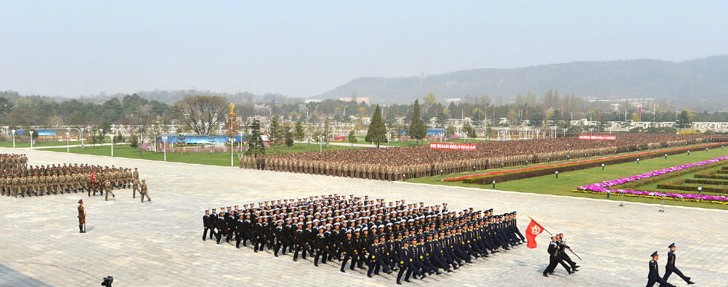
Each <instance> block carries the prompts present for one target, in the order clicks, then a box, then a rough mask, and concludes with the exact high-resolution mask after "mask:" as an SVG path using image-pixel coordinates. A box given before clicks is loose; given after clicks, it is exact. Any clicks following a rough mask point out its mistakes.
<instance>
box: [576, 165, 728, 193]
mask: <svg viewBox="0 0 728 287" xmlns="http://www.w3.org/2000/svg"><path fill="white" fill-rule="evenodd" d="M724 160H728V156H721V157H716V158H713V159H709V160H704V161H699V162H694V163H688V164H683V165H678V166H673V167H668V168H664V169H660V170H653V171H651V172H647V173H643V174H638V175H633V176H628V177H623V178H618V179H613V180H608V181H603V182H598V183H592V184H587V185H583V186H580V187H578V188H577V191H579V192H591V193H608V192H611V193H616V194H624V195H626V196H639V197H664V198H667V199H674V200H689V201H712V202H720V203H723V204H728V196H722V195H704V194H699V193H672V192H657V191H646V190H629V189H626V190H625V189H611V188H610V187H612V186H617V185H622V184H625V183H628V182H633V181H637V180H642V179H647V178H650V177H653V176H659V175H663V174H666V173H671V172H676V171H679V170H683V169H687V168H693V167H698V166H702V165H706V164H713V163H716V162H720V161H724Z"/></svg>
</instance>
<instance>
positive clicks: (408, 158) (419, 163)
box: [239, 134, 727, 180]
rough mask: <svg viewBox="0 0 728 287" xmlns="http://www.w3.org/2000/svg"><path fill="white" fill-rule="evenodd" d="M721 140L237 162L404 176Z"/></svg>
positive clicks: (673, 138) (628, 139)
mask: <svg viewBox="0 0 728 287" xmlns="http://www.w3.org/2000/svg"><path fill="white" fill-rule="evenodd" d="M719 140H720V141H726V140H727V139H726V138H725V137H723V136H710V135H687V136H680V135H669V134H620V135H619V136H618V137H617V140H615V141H592V140H579V139H576V138H547V139H536V140H520V141H489V142H480V143H478V144H477V149H476V150H475V151H457V150H436V149H430V148H428V147H425V146H420V147H400V148H382V149H358V150H337V151H326V152H323V153H318V152H307V153H287V154H276V155H255V156H240V158H239V163H240V168H248V169H264V170H274V171H286V172H295V173H308V174H320V175H330V176H341V177H355V178H365V179H378V180H405V179H410V178H417V177H427V176H437V175H444V174H450V173H459V172H466V171H474V170H486V169H493V168H503V167H511V166H518V165H524V164H529V163H540V162H551V161H560V160H567V159H575V158H582V157H590V156H596V155H606V154H615V153H623V152H629V151H634V150H637V149H648V148H659V147H671V146H682V145H688V144H695V143H701V142H709V141H719Z"/></svg>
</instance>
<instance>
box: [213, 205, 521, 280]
mask: <svg viewBox="0 0 728 287" xmlns="http://www.w3.org/2000/svg"><path fill="white" fill-rule="evenodd" d="M202 221H203V228H204V230H203V234H202V240H206V239H207V238H208V236H209V238H210V239H212V238H213V236H214V237H215V239H216V241H217V243H218V244H219V243H220V242H221V241H222V239H223V238H225V241H226V242H228V243H231V241H233V240H235V246H236V247H237V248H240V244H241V243H242V244H243V246H247V243H248V241H250V243H251V244H252V246H253V250H254V251H255V252H258V251H263V250H265V249H268V250H271V249H272V250H273V255H274V256H276V257H278V254H279V253H280V254H282V255H285V254H286V252H289V253H293V260H294V261H296V260H298V258H299V255H300V257H301V258H302V259H306V255H308V256H313V257H314V259H313V263H314V265H315V266H318V265H319V263H322V264H326V263H327V262H329V261H332V260H336V261H337V262H339V263H337V264H340V266H341V267H340V270H341V272H345V271H346V270H345V269H346V267H347V263H349V262H350V263H349V265H348V268H349V269H350V270H355V268H359V269H366V270H367V276H369V277H372V275H373V274H378V273H379V272H380V271H381V272H384V273H391V272H393V271H398V274H397V284H401V279H402V277H403V276H404V280H405V281H409V278H410V276H412V277H413V278H416V277H419V278H420V279H422V278H424V277H425V276H427V275H432V274H440V273H441V272H440V271H445V272H451V271H452V270H454V269H458V268H459V267H460V266H462V265H464V264H466V263H471V262H473V261H474V260H475V259H477V258H483V257H488V256H489V254H492V253H494V252H499V251H501V250H509V249H510V248H511V247H514V246H516V245H520V244H521V243H523V242H525V238H524V237H523V235H522V234H521V232H520V231H519V229H518V226H517V223H516V212H510V213H505V214H494V213H493V210H492V209H489V210H482V211H481V210H473V208H469V209H465V210H461V211H450V210H448V208H447V203H443V204H442V205H435V206H425V205H424V203H423V202H420V203H419V204H407V203H406V202H405V200H404V199H403V200H398V201H395V202H391V201H390V202H385V201H384V199H373V200H371V199H369V197H368V196H364V197H363V198H361V197H355V196H354V195H349V196H345V195H336V194H333V195H326V196H310V197H308V198H297V199H283V200H280V199H279V200H273V201H263V202H258V203H257V204H255V203H249V204H243V205H242V206H239V205H236V206H234V207H227V208H223V207H221V208H220V210H219V211H218V210H217V209H212V211H210V210H205V213H204V215H203V217H202ZM208 232H209V233H208Z"/></svg>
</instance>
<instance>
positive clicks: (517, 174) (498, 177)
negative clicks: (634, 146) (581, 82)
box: [462, 144, 728, 184]
mask: <svg viewBox="0 0 728 287" xmlns="http://www.w3.org/2000/svg"><path fill="white" fill-rule="evenodd" d="M719 145H720V144H713V145H711V146H713V147H716V146H719ZM691 148H692V149H693V150H694V149H695V147H681V148H676V149H673V150H669V151H655V152H650V153H644V154H635V155H624V156H620V157H617V158H607V159H603V160H594V161H587V162H577V163H572V164H568V165H561V166H546V167H543V168H539V169H533V170H522V171H514V172H510V173H504V174H494V175H485V176H482V177H474V178H466V179H463V180H462V181H463V182H464V183H477V184H491V183H492V182H493V181H495V182H496V183H500V182H504V181H509V180H519V179H524V178H531V177H537V176H544V175H550V174H554V173H555V172H556V171H558V172H569V171H575V170H582V169H587V168H592V167H599V166H601V165H602V164H607V165H611V164H619V163H626V162H633V161H636V160H637V158H639V159H649V158H656V157H662V156H663V155H664V154H668V155H675V154H682V153H684V152H685V151H688V150H691ZM727 172H728V171H727Z"/></svg>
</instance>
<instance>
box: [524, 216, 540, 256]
mask: <svg viewBox="0 0 728 287" xmlns="http://www.w3.org/2000/svg"><path fill="white" fill-rule="evenodd" d="M541 232H543V227H542V226H541V224H538V222H536V221H535V220H533V219H531V223H529V224H528V227H526V240H527V243H526V247H528V248H531V249H533V248H536V236H538V235H539V234H541Z"/></svg>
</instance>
